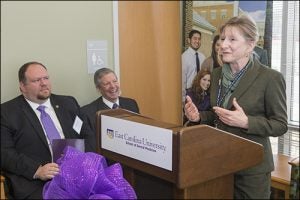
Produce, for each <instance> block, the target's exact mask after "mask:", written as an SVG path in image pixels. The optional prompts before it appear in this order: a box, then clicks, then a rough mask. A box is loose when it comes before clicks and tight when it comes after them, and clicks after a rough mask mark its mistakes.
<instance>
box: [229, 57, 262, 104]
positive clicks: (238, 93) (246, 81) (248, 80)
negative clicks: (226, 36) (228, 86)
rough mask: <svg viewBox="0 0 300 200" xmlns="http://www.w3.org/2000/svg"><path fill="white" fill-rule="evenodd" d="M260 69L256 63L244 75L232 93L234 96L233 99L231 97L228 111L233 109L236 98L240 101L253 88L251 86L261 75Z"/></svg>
mask: <svg viewBox="0 0 300 200" xmlns="http://www.w3.org/2000/svg"><path fill="white" fill-rule="evenodd" d="M259 67H260V66H258V65H256V64H255V63H254V64H253V65H252V66H250V68H249V69H248V70H247V71H246V73H245V74H244V76H243V77H242V79H241V80H240V82H239V84H238V86H237V87H236V89H235V90H234V92H233V93H232V95H231V97H230V99H229V101H228V105H227V109H231V107H232V100H233V98H234V97H235V98H236V99H237V101H238V99H239V98H240V97H242V96H243V94H244V93H245V92H246V91H247V90H248V89H249V87H251V85H252V84H253V82H254V81H255V79H256V77H257V76H258V74H259V71H260V70H259Z"/></svg>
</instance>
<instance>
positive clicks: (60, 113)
mask: <svg viewBox="0 0 300 200" xmlns="http://www.w3.org/2000/svg"><path fill="white" fill-rule="evenodd" d="M50 102H51V105H52V107H53V109H54V111H55V114H56V117H57V119H58V121H59V123H60V126H61V128H62V131H63V134H64V136H65V138H68V137H70V135H69V130H67V129H66V127H67V126H65V123H67V122H66V121H65V120H64V119H65V118H64V114H65V113H67V111H65V110H64V106H62V105H61V104H60V103H59V102H58V101H57V98H55V96H54V95H51V96H50Z"/></svg>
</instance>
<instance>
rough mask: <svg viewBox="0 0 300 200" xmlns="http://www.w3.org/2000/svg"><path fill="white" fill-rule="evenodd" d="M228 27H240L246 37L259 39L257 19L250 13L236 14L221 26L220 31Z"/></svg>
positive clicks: (252, 39)
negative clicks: (249, 14)
mask: <svg viewBox="0 0 300 200" xmlns="http://www.w3.org/2000/svg"><path fill="white" fill-rule="evenodd" d="M226 27H237V28H239V29H240V30H241V31H242V33H243V35H244V37H245V38H246V39H247V40H249V41H253V42H255V43H256V42H257V41H258V30H257V26H256V23H255V21H254V20H253V19H252V18H251V17H250V16H248V15H241V16H236V17H233V18H231V19H229V20H228V21H227V22H226V23H225V24H224V25H223V26H222V27H221V28H220V33H221V34H222V32H223V31H224V29H225V28H226Z"/></svg>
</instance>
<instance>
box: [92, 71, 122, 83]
mask: <svg viewBox="0 0 300 200" xmlns="http://www.w3.org/2000/svg"><path fill="white" fill-rule="evenodd" d="M110 73H113V74H114V75H115V76H116V77H117V75H116V74H115V72H114V71H113V70H111V69H109V68H101V69H98V70H97V71H96V72H95V74H94V83H95V86H96V88H98V87H99V85H100V81H101V79H102V77H103V76H104V75H106V74H110Z"/></svg>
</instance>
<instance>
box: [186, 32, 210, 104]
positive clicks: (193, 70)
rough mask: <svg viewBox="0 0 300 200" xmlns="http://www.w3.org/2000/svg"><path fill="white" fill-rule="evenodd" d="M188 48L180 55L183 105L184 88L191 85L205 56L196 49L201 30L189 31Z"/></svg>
mask: <svg viewBox="0 0 300 200" xmlns="http://www.w3.org/2000/svg"><path fill="white" fill-rule="evenodd" d="M188 43H189V44H190V46H189V48H188V49H187V50H185V52H183V53H182V55H181V65H182V102H183V105H184V102H185V96H186V90H187V89H188V88H190V87H191V86H192V83H193V80H194V78H195V76H196V75H197V73H198V72H199V70H200V66H201V64H202V62H203V61H204V60H205V56H204V55H203V54H202V53H201V52H199V51H198V49H199V48H200V46H201V32H200V31H197V30H192V31H191V32H190V33H189V38H188Z"/></svg>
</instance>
